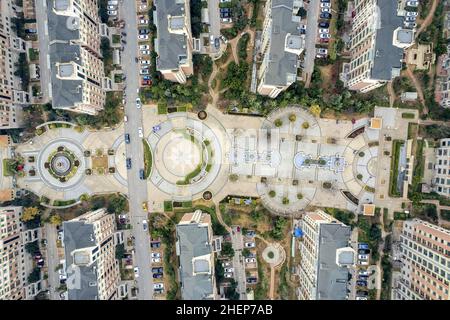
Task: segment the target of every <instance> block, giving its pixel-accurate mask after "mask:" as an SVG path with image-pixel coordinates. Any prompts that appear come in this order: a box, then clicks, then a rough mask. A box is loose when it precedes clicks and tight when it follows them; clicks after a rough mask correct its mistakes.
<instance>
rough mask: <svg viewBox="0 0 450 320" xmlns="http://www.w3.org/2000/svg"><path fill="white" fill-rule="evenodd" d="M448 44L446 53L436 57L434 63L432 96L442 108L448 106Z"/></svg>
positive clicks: (449, 69) (449, 100) (449, 59)
mask: <svg viewBox="0 0 450 320" xmlns="http://www.w3.org/2000/svg"><path fill="white" fill-rule="evenodd" d="M449 50H450V45H447V53H446V54H443V55H441V56H439V57H438V59H437V63H436V89H435V92H434V98H435V100H436V102H437V103H439V105H440V106H441V107H443V108H449V107H450V55H449V53H448V52H450V51H449Z"/></svg>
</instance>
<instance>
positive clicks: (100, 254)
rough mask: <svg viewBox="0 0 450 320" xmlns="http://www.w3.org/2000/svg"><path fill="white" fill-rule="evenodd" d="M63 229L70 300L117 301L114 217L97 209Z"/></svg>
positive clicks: (65, 224) (67, 223)
mask: <svg viewBox="0 0 450 320" xmlns="http://www.w3.org/2000/svg"><path fill="white" fill-rule="evenodd" d="M63 229H64V250H65V260H66V264H65V265H66V273H67V282H66V283H67V290H68V298H69V300H115V299H117V298H118V287H119V283H120V271H119V261H118V260H117V259H116V256H115V249H116V243H115V239H116V237H115V231H116V222H115V217H114V215H112V214H108V213H107V212H106V210H105V209H98V210H96V211H91V212H88V213H85V214H83V215H82V216H80V217H78V218H76V219H73V220H70V221H67V222H64V223H63Z"/></svg>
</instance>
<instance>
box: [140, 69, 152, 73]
mask: <svg viewBox="0 0 450 320" xmlns="http://www.w3.org/2000/svg"><path fill="white" fill-rule="evenodd" d="M139 73H140V74H149V73H150V72H149V71H148V69H141V71H139Z"/></svg>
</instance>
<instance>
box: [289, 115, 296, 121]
mask: <svg viewBox="0 0 450 320" xmlns="http://www.w3.org/2000/svg"><path fill="white" fill-rule="evenodd" d="M295 120H297V116H296V115H295V114H294V113H291V114H290V115H289V121H290V122H295Z"/></svg>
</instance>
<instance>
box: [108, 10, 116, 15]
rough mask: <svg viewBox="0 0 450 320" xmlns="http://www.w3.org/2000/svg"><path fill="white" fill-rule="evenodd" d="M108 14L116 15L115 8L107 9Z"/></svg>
mask: <svg viewBox="0 0 450 320" xmlns="http://www.w3.org/2000/svg"><path fill="white" fill-rule="evenodd" d="M108 15H109V16H117V10H108Z"/></svg>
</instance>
